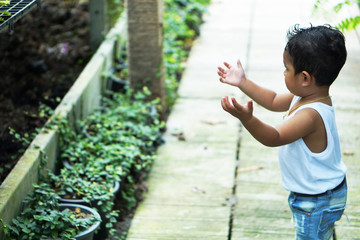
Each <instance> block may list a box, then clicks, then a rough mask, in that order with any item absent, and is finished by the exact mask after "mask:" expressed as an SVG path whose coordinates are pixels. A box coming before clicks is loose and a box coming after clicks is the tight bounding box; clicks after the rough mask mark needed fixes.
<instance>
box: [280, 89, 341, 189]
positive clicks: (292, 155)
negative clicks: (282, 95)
mask: <svg viewBox="0 0 360 240" xmlns="http://www.w3.org/2000/svg"><path fill="white" fill-rule="evenodd" d="M298 99H299V97H296V96H295V97H294V99H293V101H292V103H291V106H290V109H291V107H292V106H293V105H294V104H295V102H296V101H297V100H298ZM304 108H312V109H314V110H316V111H317V112H318V113H319V114H320V116H321V118H322V120H323V122H324V125H325V129H326V136H327V146H326V149H325V150H324V151H322V152H320V153H313V152H311V151H310V149H309V148H308V147H307V146H306V144H305V142H304V140H303V139H302V138H301V139H299V140H297V141H295V142H293V143H290V144H287V145H284V146H281V147H279V164H280V169H281V176H282V184H283V187H284V188H285V189H286V190H288V191H292V192H297V193H304V194H319V193H323V192H326V191H327V190H330V189H333V188H335V187H336V186H337V185H339V184H340V183H341V181H342V180H343V179H344V176H345V173H346V170H347V169H346V166H345V164H344V163H343V161H342V159H341V151H340V142H339V136H338V132H337V127H336V122H335V112H334V108H333V107H332V106H329V105H327V104H324V103H320V102H315V103H309V104H306V105H303V106H301V107H299V108H298V109H297V110H295V111H294V112H293V113H292V114H291V115H290V116H287V117H286V118H285V121H286V120H287V119H289V118H291V117H293V116H294V115H295V114H296V112H298V111H300V110H301V109H304Z"/></svg>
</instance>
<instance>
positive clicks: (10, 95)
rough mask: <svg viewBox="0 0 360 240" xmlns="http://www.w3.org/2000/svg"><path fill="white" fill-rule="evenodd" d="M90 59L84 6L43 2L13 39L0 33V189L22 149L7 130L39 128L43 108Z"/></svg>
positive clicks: (53, 103)
mask: <svg viewBox="0 0 360 240" xmlns="http://www.w3.org/2000/svg"><path fill="white" fill-rule="evenodd" d="M92 54H93V52H92V51H91V50H90V45H89V11H88V3H86V2H84V1H81V3H77V1H59V0H43V1H42V3H41V8H40V9H35V10H33V11H31V12H30V13H29V14H27V15H26V16H25V17H24V18H22V19H21V20H19V21H18V22H16V23H15V30H14V32H13V33H9V31H8V30H4V31H3V32H2V33H0V73H1V77H0V183H1V182H2V181H3V180H4V178H5V177H6V176H7V174H8V173H9V171H10V170H11V169H12V167H13V166H14V165H15V164H16V162H17V159H18V158H19V156H21V154H22V151H23V149H25V146H23V143H22V142H21V141H19V140H18V139H17V138H15V136H14V135H13V134H10V129H14V130H15V132H16V133H18V134H20V136H27V135H26V134H29V135H32V134H31V133H35V132H36V128H41V127H42V126H43V124H44V123H45V121H46V120H47V118H46V116H44V108H43V106H44V104H45V105H47V106H50V107H51V108H52V109H55V107H56V106H57V104H58V102H59V101H58V100H59V99H61V98H62V97H63V96H64V95H65V94H66V92H67V91H68V90H69V88H70V87H71V85H72V84H73V82H74V81H75V80H76V78H77V76H78V75H79V73H80V72H81V71H82V69H83V68H84V66H85V65H86V63H87V62H88V61H89V59H90V57H91V55H92ZM26 138H29V137H26Z"/></svg>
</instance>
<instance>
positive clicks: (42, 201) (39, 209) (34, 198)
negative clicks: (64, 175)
mask: <svg viewBox="0 0 360 240" xmlns="http://www.w3.org/2000/svg"><path fill="white" fill-rule="evenodd" d="M24 204H25V209H24V210H23V211H22V212H21V214H20V215H19V216H18V217H16V218H15V219H13V221H12V225H5V226H4V227H5V228H4V229H5V231H4V232H5V234H6V236H7V239H9V240H20V239H21V240H27V239H44V238H45V239H46V238H52V239H56V238H61V239H64V240H70V239H74V238H73V237H74V236H75V235H77V234H78V233H80V232H82V231H84V230H86V229H88V228H89V226H91V225H93V224H94V223H96V222H98V221H100V219H97V218H96V217H95V216H93V215H91V216H90V217H89V216H87V217H86V218H82V217H78V216H79V215H78V214H77V213H74V212H72V211H69V210H68V209H65V210H61V209H60V205H59V196H58V194H56V193H55V191H54V190H52V189H51V188H50V186H49V185H48V184H46V183H41V184H40V185H34V191H33V193H32V194H31V195H29V196H27V197H26V198H25V199H24Z"/></svg>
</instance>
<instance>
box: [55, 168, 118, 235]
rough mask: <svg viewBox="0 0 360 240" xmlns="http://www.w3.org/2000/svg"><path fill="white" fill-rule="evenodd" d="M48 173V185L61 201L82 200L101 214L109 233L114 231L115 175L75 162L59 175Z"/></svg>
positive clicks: (115, 214) (116, 215)
mask: <svg viewBox="0 0 360 240" xmlns="http://www.w3.org/2000/svg"><path fill="white" fill-rule="evenodd" d="M48 175H49V178H50V185H51V186H52V187H53V188H54V190H55V191H56V193H57V194H58V195H59V196H60V197H61V198H62V199H61V201H62V202H71V200H83V201H84V204H88V205H89V206H92V207H95V208H96V209H97V210H98V212H99V213H100V215H101V216H103V221H105V222H106V228H107V229H109V232H110V233H113V232H114V230H112V227H113V222H114V219H116V217H118V216H119V213H118V211H116V210H113V207H114V201H113V198H114V185H115V181H117V177H116V176H114V175H111V174H110V173H107V172H101V171H97V170H96V169H91V168H90V167H89V166H87V165H85V166H84V165H82V164H75V165H73V166H71V167H70V168H68V169H67V168H62V169H61V171H60V174H59V175H55V174H53V173H51V172H49V173H48ZM69 200H70V201H69ZM102 230H104V229H102Z"/></svg>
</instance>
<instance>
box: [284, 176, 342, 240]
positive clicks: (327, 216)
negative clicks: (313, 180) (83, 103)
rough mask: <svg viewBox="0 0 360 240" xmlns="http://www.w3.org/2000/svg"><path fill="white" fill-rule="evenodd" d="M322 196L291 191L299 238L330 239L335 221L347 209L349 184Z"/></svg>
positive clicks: (290, 196) (292, 207) (305, 239)
mask: <svg viewBox="0 0 360 240" xmlns="http://www.w3.org/2000/svg"><path fill="white" fill-rule="evenodd" d="M344 181H345V183H344V184H343V185H342V186H341V187H340V188H338V189H336V190H333V191H332V190H329V191H327V192H326V193H325V194H322V195H321V196H302V195H298V194H296V193H293V192H291V193H290V195H289V199H288V201H289V206H290V209H291V211H292V215H293V223H294V226H295V229H296V238H295V239H297V240H328V239H331V237H332V236H333V232H334V226H335V222H336V221H338V220H339V219H340V218H341V215H342V214H343V212H344V210H345V205H346V198H347V184H346V180H344Z"/></svg>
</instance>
